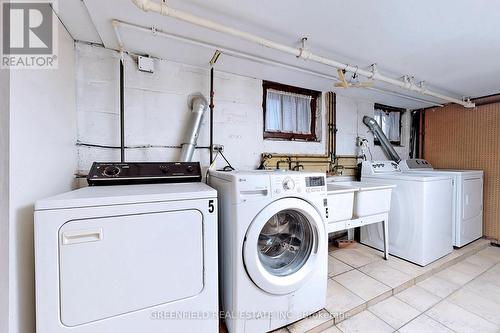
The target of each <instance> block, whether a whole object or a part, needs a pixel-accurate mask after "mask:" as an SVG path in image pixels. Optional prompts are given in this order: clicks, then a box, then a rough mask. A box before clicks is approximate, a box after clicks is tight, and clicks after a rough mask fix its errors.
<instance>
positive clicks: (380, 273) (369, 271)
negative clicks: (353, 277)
mask: <svg viewBox="0 0 500 333" xmlns="http://www.w3.org/2000/svg"><path fill="white" fill-rule="evenodd" d="M359 270H360V271H362V272H363V273H365V274H366V275H369V276H371V277H372V278H374V279H375V280H377V281H380V282H382V283H383V284H385V285H388V286H389V287H391V288H396V287H398V286H400V285H402V284H404V283H405V282H408V281H410V280H411V279H412V276H410V275H408V274H406V273H403V272H401V271H398V270H397V269H394V268H392V267H391V266H389V265H388V264H387V262H385V261H376V262H372V263H371V264H368V265H366V266H363V267H361V268H359Z"/></svg>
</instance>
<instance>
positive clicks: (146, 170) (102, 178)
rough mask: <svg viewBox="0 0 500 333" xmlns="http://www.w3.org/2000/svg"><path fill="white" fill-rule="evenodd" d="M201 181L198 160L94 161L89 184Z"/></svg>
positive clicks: (88, 178)
mask: <svg viewBox="0 0 500 333" xmlns="http://www.w3.org/2000/svg"><path fill="white" fill-rule="evenodd" d="M199 181H201V167H200V163H199V162H141V163H114V162H104V163H100V162H94V163H93V164H92V168H91V169H90V171H89V174H88V176H87V182H88V183H89V185H125V184H151V183H181V182H182V183H185V182H199Z"/></svg>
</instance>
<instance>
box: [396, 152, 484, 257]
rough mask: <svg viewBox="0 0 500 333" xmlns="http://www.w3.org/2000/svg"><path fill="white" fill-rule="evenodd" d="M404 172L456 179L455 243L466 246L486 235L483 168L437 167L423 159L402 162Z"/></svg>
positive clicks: (454, 186)
mask: <svg viewBox="0 0 500 333" xmlns="http://www.w3.org/2000/svg"><path fill="white" fill-rule="evenodd" d="M399 167H400V168H401V171H403V172H419V173H428V174H430V175H438V176H450V177H452V180H453V201H452V203H453V204H452V206H453V216H452V217H453V245H454V246H456V247H462V246H464V245H467V244H469V243H470V242H472V241H475V240H476V239H478V238H481V237H482V236H483V171H482V170H452V169H434V168H433V167H432V165H431V164H430V163H429V162H427V161H426V160H423V159H418V158H416V159H409V160H402V161H401V162H399Z"/></svg>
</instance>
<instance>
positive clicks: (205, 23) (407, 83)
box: [132, 0, 475, 108]
mask: <svg viewBox="0 0 500 333" xmlns="http://www.w3.org/2000/svg"><path fill="white" fill-rule="evenodd" d="M132 2H133V3H134V4H135V5H136V6H137V7H139V8H140V9H142V10H144V11H146V12H148V11H151V12H155V13H158V14H161V15H163V16H169V17H173V18H176V19H179V20H182V21H185V22H188V23H191V24H194V25H198V26H201V27H204V28H206V29H210V30H213V31H217V32H222V33H226V34H229V35H232V36H235V37H238V38H242V39H244V40H247V41H249V42H253V43H256V44H258V45H261V46H264V47H268V48H271V49H275V50H279V51H281V52H285V53H288V54H291V55H294V56H295V57H297V58H302V59H304V60H311V61H314V62H317V63H320V64H324V65H327V66H331V67H334V68H337V69H342V70H345V71H347V72H351V73H356V74H358V75H361V76H364V77H367V78H369V79H373V80H378V81H381V82H385V83H388V84H391V85H394V86H397V87H399V88H402V89H407V90H410V91H414V92H416V93H419V94H422V95H427V96H431V97H435V98H438V99H441V100H444V101H448V102H451V103H456V104H460V105H462V106H464V107H466V108H472V107H474V106H475V105H474V103H472V102H471V101H470V100H466V101H463V100H461V99H458V98H454V97H450V96H446V95H443V94H440V93H437V92H433V91H431V90H429V89H427V88H425V87H424V86H423V84H421V85H417V84H415V83H414V82H413V81H412V80H410V79H408V78H407V76H404V79H403V80H400V79H393V78H391V77H387V76H384V75H382V74H380V73H379V72H378V71H377V69H376V66H372V70H371V71H369V70H364V69H360V68H359V67H358V66H353V65H349V64H345V63H342V62H339V61H336V60H333V59H329V58H326V57H323V56H319V55H316V54H314V53H312V52H311V51H309V50H308V49H307V48H306V47H305V45H304V44H303V45H302V47H300V48H298V49H297V48H293V47H290V46H287V45H283V44H280V43H276V42H273V41H271V40H269V39H266V38H262V37H259V36H256V35H253V34H250V33H248V32H244V31H240V30H237V29H234V28H231V27H228V26H225V25H223V24H220V23H217V22H214V21H210V20H207V19H204V18H202V17H199V16H195V15H192V14H190V13H187V12H184V11H180V10H177V9H173V8H171V7H169V6H168V5H167V4H166V3H165V2H161V3H158V2H154V1H151V0H132Z"/></svg>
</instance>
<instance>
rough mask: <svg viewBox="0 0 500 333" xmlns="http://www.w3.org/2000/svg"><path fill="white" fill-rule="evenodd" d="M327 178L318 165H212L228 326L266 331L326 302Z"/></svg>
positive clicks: (235, 332)
mask: <svg viewBox="0 0 500 333" xmlns="http://www.w3.org/2000/svg"><path fill="white" fill-rule="evenodd" d="M325 181H326V179H325V175H324V174H322V173H306V172H293V171H231V172H223V171H210V173H209V184H210V185H211V186H212V187H214V188H215V189H217V193H218V198H219V232H220V234H219V245H220V248H219V255H220V260H219V261H220V267H221V268H220V269H221V275H220V292H221V304H222V310H223V315H224V316H225V321H226V325H227V328H228V331H229V332H230V333H242V332H246V333H257V332H259V333H260V332H268V331H271V330H274V329H276V328H279V327H282V326H285V325H288V324H290V323H292V322H294V321H297V320H299V319H301V318H303V317H306V316H308V315H310V314H312V313H314V312H316V311H318V310H320V309H322V308H323V307H324V306H325V302H326V284H327V235H326V231H325V221H326V216H327V212H328V208H327V193H326V185H325Z"/></svg>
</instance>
